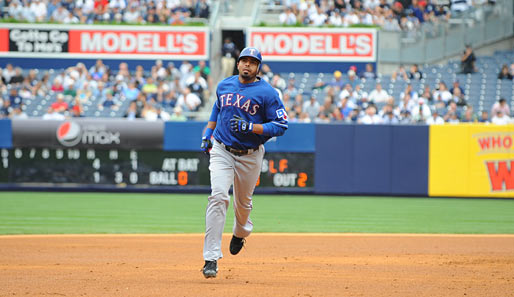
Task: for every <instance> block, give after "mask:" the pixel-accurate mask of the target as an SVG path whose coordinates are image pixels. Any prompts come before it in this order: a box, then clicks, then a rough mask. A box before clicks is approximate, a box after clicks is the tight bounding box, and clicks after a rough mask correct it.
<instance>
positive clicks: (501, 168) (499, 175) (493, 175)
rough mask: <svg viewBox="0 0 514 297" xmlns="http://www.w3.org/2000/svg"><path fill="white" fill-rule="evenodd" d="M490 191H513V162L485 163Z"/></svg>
mask: <svg viewBox="0 0 514 297" xmlns="http://www.w3.org/2000/svg"><path fill="white" fill-rule="evenodd" d="M485 163H486V166H487V171H488V173H489V180H490V181H491V188H492V191H512V190H514V160H507V161H491V162H485Z"/></svg>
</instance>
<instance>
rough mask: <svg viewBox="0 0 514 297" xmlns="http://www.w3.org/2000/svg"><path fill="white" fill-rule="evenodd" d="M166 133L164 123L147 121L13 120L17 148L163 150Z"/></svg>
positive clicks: (14, 143)
mask: <svg viewBox="0 0 514 297" xmlns="http://www.w3.org/2000/svg"><path fill="white" fill-rule="evenodd" d="M163 133H164V123H163V122H148V121H145V120H133V121H127V120H125V119H112V120H109V119H85V118H84V119H71V120H66V121H45V120H41V119H18V120H12V135H13V140H12V143H13V147H15V148H22V147H26V148H27V147H28V148H98V149H113V148H126V149H162V142H163V141H162V139H163Z"/></svg>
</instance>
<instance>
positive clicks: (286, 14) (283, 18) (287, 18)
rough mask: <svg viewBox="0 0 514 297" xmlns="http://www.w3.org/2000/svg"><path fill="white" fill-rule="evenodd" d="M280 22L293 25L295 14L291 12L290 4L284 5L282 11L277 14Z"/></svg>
mask: <svg viewBox="0 0 514 297" xmlns="http://www.w3.org/2000/svg"><path fill="white" fill-rule="evenodd" d="M278 18H279V21H280V24H282V25H286V26H287V25H295V24H296V15H295V14H294V13H293V10H292V9H291V7H290V6H286V7H285V8H284V11H283V12H282V13H281V14H280V15H279V16H278Z"/></svg>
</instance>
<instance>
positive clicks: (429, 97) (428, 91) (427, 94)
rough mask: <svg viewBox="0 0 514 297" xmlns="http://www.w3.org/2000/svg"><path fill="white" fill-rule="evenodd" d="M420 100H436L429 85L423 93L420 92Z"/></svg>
mask: <svg viewBox="0 0 514 297" xmlns="http://www.w3.org/2000/svg"><path fill="white" fill-rule="evenodd" d="M418 98H423V99H425V100H426V101H427V102H433V100H434V98H433V97H432V90H431V89H430V86H429V85H425V88H424V89H423V92H420V94H418Z"/></svg>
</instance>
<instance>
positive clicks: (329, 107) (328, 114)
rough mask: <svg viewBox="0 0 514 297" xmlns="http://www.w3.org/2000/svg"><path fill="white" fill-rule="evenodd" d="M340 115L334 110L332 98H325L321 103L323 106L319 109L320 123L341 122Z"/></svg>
mask: <svg viewBox="0 0 514 297" xmlns="http://www.w3.org/2000/svg"><path fill="white" fill-rule="evenodd" d="M340 115H341V114H340V113H339V112H338V109H337V108H336V106H335V104H334V102H333V100H332V97H330V96H326V97H325V100H324V101H323V105H321V106H320V109H319V115H318V117H320V118H321V119H322V120H321V122H331V121H336V120H342V117H340Z"/></svg>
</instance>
